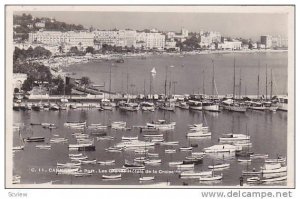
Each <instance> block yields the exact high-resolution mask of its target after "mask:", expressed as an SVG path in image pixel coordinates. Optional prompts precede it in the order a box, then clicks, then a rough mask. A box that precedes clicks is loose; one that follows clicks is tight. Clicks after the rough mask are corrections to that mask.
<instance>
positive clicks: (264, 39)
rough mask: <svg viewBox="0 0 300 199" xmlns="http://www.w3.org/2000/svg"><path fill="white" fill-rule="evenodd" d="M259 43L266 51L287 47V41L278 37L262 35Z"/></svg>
mask: <svg viewBox="0 0 300 199" xmlns="http://www.w3.org/2000/svg"><path fill="white" fill-rule="evenodd" d="M260 42H261V44H263V45H265V48H267V49H270V48H283V47H288V39H287V38H285V37H282V36H280V35H277V36H271V35H263V36H261V37H260Z"/></svg>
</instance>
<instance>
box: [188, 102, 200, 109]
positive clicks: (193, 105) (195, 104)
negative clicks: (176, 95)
mask: <svg viewBox="0 0 300 199" xmlns="http://www.w3.org/2000/svg"><path fill="white" fill-rule="evenodd" d="M188 105H189V109H190V110H197V111H202V108H203V107H202V102H201V101H196V100H189V101H188Z"/></svg>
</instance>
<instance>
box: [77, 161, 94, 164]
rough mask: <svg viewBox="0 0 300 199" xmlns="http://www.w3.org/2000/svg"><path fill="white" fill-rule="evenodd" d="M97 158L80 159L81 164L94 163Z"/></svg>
mask: <svg viewBox="0 0 300 199" xmlns="http://www.w3.org/2000/svg"><path fill="white" fill-rule="evenodd" d="M96 162H97V160H80V163H81V164H96Z"/></svg>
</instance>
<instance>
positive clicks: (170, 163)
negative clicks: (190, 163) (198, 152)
mask: <svg viewBox="0 0 300 199" xmlns="http://www.w3.org/2000/svg"><path fill="white" fill-rule="evenodd" d="M181 164H183V161H176V162H169V166H170V167H171V166H177V165H181Z"/></svg>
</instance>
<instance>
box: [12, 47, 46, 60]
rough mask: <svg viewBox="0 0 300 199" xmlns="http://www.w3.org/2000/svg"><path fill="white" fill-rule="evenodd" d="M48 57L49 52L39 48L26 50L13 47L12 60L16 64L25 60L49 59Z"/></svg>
mask: <svg viewBox="0 0 300 199" xmlns="http://www.w3.org/2000/svg"><path fill="white" fill-rule="evenodd" d="M50 56H51V52H50V51H49V50H47V49H45V48H43V47H41V46H37V47H35V48H32V47H31V46H30V47H29V48H28V49H27V50H25V49H20V48H18V47H15V50H14V55H13V60H14V62H16V61H24V60H26V59H35V58H49V57H50Z"/></svg>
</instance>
